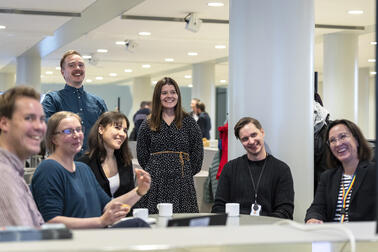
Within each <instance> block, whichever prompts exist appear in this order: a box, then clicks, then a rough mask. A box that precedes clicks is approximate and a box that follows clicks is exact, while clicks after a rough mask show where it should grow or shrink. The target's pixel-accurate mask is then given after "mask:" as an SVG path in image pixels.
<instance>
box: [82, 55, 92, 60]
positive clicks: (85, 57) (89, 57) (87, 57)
mask: <svg viewBox="0 0 378 252" xmlns="http://www.w3.org/2000/svg"><path fill="white" fill-rule="evenodd" d="M83 59H92V56H91V55H83Z"/></svg>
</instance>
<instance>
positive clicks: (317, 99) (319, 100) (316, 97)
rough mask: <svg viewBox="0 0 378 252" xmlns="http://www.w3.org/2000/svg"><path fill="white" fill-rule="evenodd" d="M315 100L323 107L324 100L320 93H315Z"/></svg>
mask: <svg viewBox="0 0 378 252" xmlns="http://www.w3.org/2000/svg"><path fill="white" fill-rule="evenodd" d="M314 100H315V101H316V102H317V103H319V104H320V105H321V106H322V107H323V101H322V98H321V97H320V95H319V94H318V93H315V94H314Z"/></svg>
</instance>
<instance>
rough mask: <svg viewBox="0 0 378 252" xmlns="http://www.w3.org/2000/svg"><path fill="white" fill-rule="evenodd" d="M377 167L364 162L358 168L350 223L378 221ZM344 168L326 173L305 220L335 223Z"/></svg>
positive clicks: (351, 203)
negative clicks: (377, 211) (377, 215)
mask: <svg viewBox="0 0 378 252" xmlns="http://www.w3.org/2000/svg"><path fill="white" fill-rule="evenodd" d="M375 173H376V172H375V164H374V163H371V162H368V161H361V162H360V163H359V164H358V166H357V169H356V181H355V184H354V185H353V188H352V195H351V198H350V204H349V221H371V220H374V219H375V216H376V212H375V200H376V197H375V190H376V188H375V187H376V182H375V180H376V177H375ZM342 174H343V168H342V167H338V168H336V169H329V170H326V171H325V172H323V173H322V175H321V176H320V181H319V184H318V188H317V190H316V194H315V198H314V201H313V202H312V204H311V206H310V208H309V209H307V213H306V218H305V221H307V220H309V219H318V220H322V221H324V222H331V221H333V218H334V216H335V212H336V204H337V197H338V195H339V190H340V181H341V177H342Z"/></svg>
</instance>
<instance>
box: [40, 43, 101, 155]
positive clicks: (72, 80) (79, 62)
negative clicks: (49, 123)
mask: <svg viewBox="0 0 378 252" xmlns="http://www.w3.org/2000/svg"><path fill="white" fill-rule="evenodd" d="M60 69H61V70H60V71H61V73H62V76H63V78H64V80H65V81H66V85H65V86H64V89H62V90H59V91H53V92H50V93H48V94H46V96H45V98H44V99H43V102H42V106H43V110H44V111H45V114H46V120H48V119H49V118H50V116H52V115H53V114H54V113H56V112H58V111H70V112H73V113H76V114H78V115H79V116H80V118H81V120H82V122H81V123H82V125H83V126H84V145H83V148H82V151H81V152H80V153H79V154H78V155H77V157H79V156H81V154H82V153H83V151H84V150H85V149H86V147H87V137H88V134H89V131H90V129H91V128H92V125H93V124H94V123H95V122H96V120H97V118H98V117H99V116H100V115H101V114H102V113H104V112H106V111H107V110H108V108H107V107H106V104H105V102H104V100H103V99H102V98H100V97H98V96H95V95H93V94H90V93H88V92H86V91H84V88H83V81H84V78H85V64H84V59H83V58H82V57H81V55H80V53H79V52H77V51H74V50H70V51H68V52H66V53H65V54H64V55H63V57H62V59H61V60H60Z"/></svg>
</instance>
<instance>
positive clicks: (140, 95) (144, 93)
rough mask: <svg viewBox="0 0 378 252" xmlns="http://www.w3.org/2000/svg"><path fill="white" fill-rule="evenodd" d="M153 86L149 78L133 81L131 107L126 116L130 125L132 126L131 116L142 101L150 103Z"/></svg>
mask: <svg viewBox="0 0 378 252" xmlns="http://www.w3.org/2000/svg"><path fill="white" fill-rule="evenodd" d="M152 92H153V86H152V85H151V78H150V76H142V77H136V78H134V80H133V86H132V97H133V107H132V109H131V111H130V114H129V115H128V118H129V119H130V124H133V115H134V114H135V112H137V111H138V109H139V108H140V103H141V102H142V101H152Z"/></svg>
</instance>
